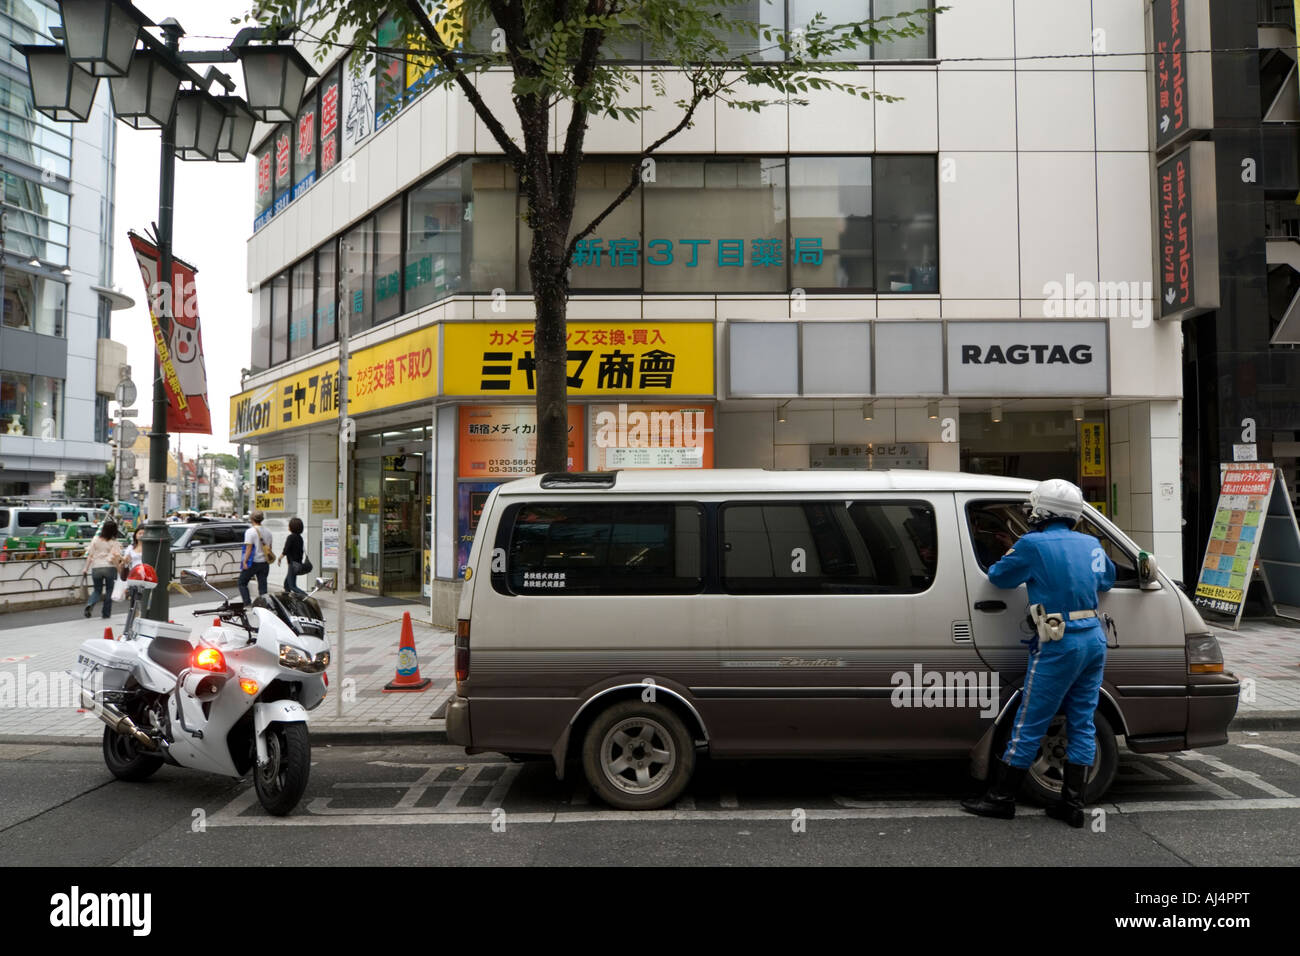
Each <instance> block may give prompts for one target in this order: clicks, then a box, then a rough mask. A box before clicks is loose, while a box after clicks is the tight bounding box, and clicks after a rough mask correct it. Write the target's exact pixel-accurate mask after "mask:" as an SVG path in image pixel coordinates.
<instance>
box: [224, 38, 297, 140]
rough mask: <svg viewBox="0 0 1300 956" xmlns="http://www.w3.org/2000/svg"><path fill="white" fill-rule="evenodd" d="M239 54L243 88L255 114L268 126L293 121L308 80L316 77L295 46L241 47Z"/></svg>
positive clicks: (250, 107) (237, 53) (237, 52)
mask: <svg viewBox="0 0 1300 956" xmlns="http://www.w3.org/2000/svg"><path fill="white" fill-rule="evenodd" d="M236 55H237V56H238V57H239V61H240V64H241V65H242V66H243V68H244V89H245V90H246V91H247V92H248V107H249V109H251V110H252V111H253V115H254V116H256V117H257V118H258V119H260V120H262V121H264V122H267V123H279V122H286V123H288V122H292V121H293V120H294V118H295V117H296V116H297V115H298V107H299V106H300V105H301V104H302V94H303V91H304V90H305V89H306V88H307V79H308V78H309V77H312V76H315V75H316V71H315V70H313V69H312V68H311V64H309V63H308V62H307V61H306V60H305V59H304V58H303V55H302V54H301V53H299V52H298V51H297V50H295V49H294V48H293V47H292V46H285V45H279V44H272V45H268V46H247V45H245V46H241V47H240V48H239V49H238V50H237V51H236Z"/></svg>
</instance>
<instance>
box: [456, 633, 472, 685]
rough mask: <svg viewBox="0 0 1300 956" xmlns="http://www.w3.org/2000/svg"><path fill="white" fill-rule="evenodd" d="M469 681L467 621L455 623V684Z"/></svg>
mask: <svg viewBox="0 0 1300 956" xmlns="http://www.w3.org/2000/svg"><path fill="white" fill-rule="evenodd" d="M467 680H469V621H467V620H465V619H464V618H462V619H460V620H458V621H457V622H456V683H458V684H459V683H461V682H462V681H467Z"/></svg>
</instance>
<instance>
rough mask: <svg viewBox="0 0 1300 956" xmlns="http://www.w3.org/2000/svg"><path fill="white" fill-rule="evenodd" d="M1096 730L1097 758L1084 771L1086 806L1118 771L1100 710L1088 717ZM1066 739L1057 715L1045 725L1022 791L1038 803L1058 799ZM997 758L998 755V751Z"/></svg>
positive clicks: (1112, 737)
mask: <svg viewBox="0 0 1300 956" xmlns="http://www.w3.org/2000/svg"><path fill="white" fill-rule="evenodd" d="M1092 719H1093V723H1094V724H1095V726H1096V729H1097V758H1096V759H1095V760H1094V761H1093V764H1092V767H1091V768H1090V769H1089V770H1088V783H1087V787H1086V788H1085V791H1084V793H1085V795H1086V797H1087V801H1088V803H1096V802H1097V801H1098V800H1100V799H1101V798H1102V797H1103V796H1104V795H1105V793H1106V791H1107V790H1109V789H1110V785H1111V784H1112V783H1114V782H1115V774H1116V772H1117V771H1118V769H1119V747H1118V745H1117V744H1116V743H1115V731H1114V730H1113V729H1112V728H1111V726H1110V721H1109V720H1107V719H1106V717H1105V715H1104V714H1102V713H1101V711H1097V712H1096V713H1094V714H1093V716H1092ZM1068 745H1069V739H1068V738H1067V736H1066V732H1065V715H1064V714H1057V715H1056V716H1055V717H1053V718H1052V722H1051V724H1050V725H1048V728H1047V734H1046V735H1045V736H1044V737H1043V743H1042V745H1041V746H1040V747H1039V749H1038V756H1036V757H1035V758H1034V762H1033V763H1032V764H1030V766H1029V773H1028V774H1027V775H1026V777H1025V789H1026V792H1027V793H1028V795H1029V796H1030V797H1032V798H1033V799H1034V800H1037V801H1038V802H1039V803H1043V804H1051V803H1055V802H1056V801H1057V800H1059V799H1060V798H1061V780H1062V778H1063V776H1064V773H1065V762H1066V761H1065V753H1066V748H1067V746H1068ZM999 756H1001V753H1000V752H999Z"/></svg>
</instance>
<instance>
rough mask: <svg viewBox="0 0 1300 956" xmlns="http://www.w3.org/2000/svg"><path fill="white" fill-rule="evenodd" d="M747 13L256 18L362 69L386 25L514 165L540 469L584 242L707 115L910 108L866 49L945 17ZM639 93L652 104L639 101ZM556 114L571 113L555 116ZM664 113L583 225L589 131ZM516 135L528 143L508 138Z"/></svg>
mask: <svg viewBox="0 0 1300 956" xmlns="http://www.w3.org/2000/svg"><path fill="white" fill-rule="evenodd" d="M745 2H747V0H316V2H312V0H306V2H304V0H254V5H253V9H252V10H251V11H250V13H249V15H248V17H246V19H252V20H254V21H256V22H258V23H260V24H263V25H281V24H286V23H296V24H297V25H298V27H299V29H300V30H301V32H302V35H304V36H306V37H309V38H311V39H314V40H316V41H318V42H319V43H320V46H319V48H318V55H319V56H320V57H321V58H322V59H324V58H325V57H327V56H328V55H329V54H330V51H331V50H335V49H337V47H338V46H339V45H345V46H347V47H349V48H350V49H351V50H352V56H351V60H350V63H351V67H352V69H357V68H359V66H360V64H361V63H362V62H363V60H364V58H365V54H366V52H367V51H368V50H374V49H375V39H374V38H375V37H376V35H377V34H376V30H377V27H378V26H379V23H380V21H381V20H384V19H385V18H387V17H392V18H393V20H394V21H395V22H396V25H397V28H398V35H399V36H402V37H405V41H404V43H403V45H402V46H401V47H400V48H393V47H386V48H385V49H383V50H381V51H378V52H379V53H380V54H381V55H384V56H402V55H406V56H409V57H411V58H414V60H415V62H417V63H419V64H421V65H424V64H428V65H431V66H435V67H436V71H435V75H433V76H432V78H431V79H430V80H429V85H430V86H431V87H449V88H454V89H456V90H458V91H459V92H460V93H461V94H462V95H463V96H464V98H465V100H466V102H468V103H469V104H470V106H471V107H472V108H473V109H474V111H475V113H476V114H477V115H478V118H479V119H480V120H481V121H482V122H483V125H484V126H485V127H487V130H488V132H489V133H490V134H491V136H492V137H493V139H494V140H495V141H496V143H497V145H498V146H499V147H500V148H501V150H502V152H503V153H504V154H505V158H506V160H507V161H508V162H509V163H510V164H511V166H512V167H513V169H514V172H515V174H516V176H517V178H518V182H519V188H520V191H521V192H522V194H523V199H524V212H523V219H524V221H525V223H526V225H527V227H528V229H529V231H530V232H531V234H532V247H531V250H530V251H529V254H528V276H529V279H530V281H531V288H532V295H533V302H534V307H535V316H536V318H535V326H534V336H533V349H534V358H535V362H536V368H535V381H536V404H537V436H538V440H537V471H538V473H544V472H550V471H563V470H564V469H565V467H566V463H567V459H568V385H567V378H568V374H569V372H568V355H567V351H568V350H567V347H566V316H567V307H568V300H569V289H570V278H571V277H570V263H571V262H572V261H573V254H574V250H575V249H576V248H577V244H578V243H579V242H581V241H582V240H583V239H584V238H585V237H587V236H589V235H591V234H592V232H593V231H594V230H595V229H596V228H597V227H599V226H600V224H601V223H602V222H603V221H604V220H605V219H606V218H607V217H608V216H609V215H610V214H611V213H612V212H613V211H614V210H615V209H616V208H617V207H618V206H619V205H620V204H622V203H623V202H625V201H626V200H627V199H628V198H629V197H631V196H632V195H633V194H634V193H635V192H636V190H637V189H638V188H639V187H640V186H641V185H642V184H643V183H645V182H647V181H651V180H652V179H653V177H654V160H655V157H656V155H657V154H658V152H659V151H660V150H661V149H662V147H663V146H664V145H665V144H666V143H668V142H670V141H671V140H672V139H673V138H674V137H676V136H677V135H678V134H680V133H681V132H682V131H683V130H686V129H689V128H690V127H691V126H692V125H693V124H694V122H695V120H696V118H697V116H698V115H699V111H700V108H701V107H702V106H704V105H705V104H708V103H711V102H717V103H721V104H725V105H726V106H727V107H729V108H732V109H739V110H746V111H749V112H754V113H758V112H760V111H761V110H762V109H763V108H764V107H768V106H774V105H777V104H797V105H806V103H807V99H806V96H807V94H808V93H809V92H812V91H818V90H839V91H842V92H844V93H846V94H849V95H854V96H860V97H863V98H866V99H877V100H883V101H892V100H895V99H897V97H893V96H888V95H884V94H881V93H878V92H876V91H875V90H874V89H871V88H869V87H867V86H864V85H863V84H861V83H860V82H856V80H857V79H858V77H860V76H861V74H859V73H856V72H855V67H854V64H853V63H852V62H851V61H852V60H864V59H867V58H868V54H867V53H865V52H863V53H862V54H860V55H854V51H858V50H863V51H865V49H866V48H867V47H869V46H871V45H879V44H882V43H888V42H890V41H891V40H896V39H900V38H904V37H915V36H920V35H923V33H924V31H925V30H926V28H927V21H928V19H929V18H930V17H931V16H932V15H933V13H936V12H941V11H942V10H943V9H944V8H942V7H939V8H936V9H935V10H934V11H931V10H930V9H917V10H910V11H904V12H901V13H896V14H893V15H891V16H885V17H877V18H875V19H861V20H855V21H852V22H845V23H838V22H831V21H830V20H829V18H828V17H826V16H825V15H823V14H820V13H818V14H816V15H814V16H813V17H811V18H810V19H809V21H808V22H807V23H804V24H800V25H798V26H797V27H795V28H792V29H789V30H782V29H778V28H775V27H770V26H765V25H763V24H760V23H757V22H755V21H754V20H750V19H746V18H745V17H744V16H742V15H740V13H741V11H740V10H738V9H737V8H738V7H739V6H740V4H742V3H745ZM916 5H917V6H918V7H921V6H923V5H924V0H916ZM861 6H862V9H863V11H864V12H866V11H868V10H870V6H869V5H868V4H867V3H866V2H863V3H862V4H861ZM627 51H636V52H635V53H632V54H629V53H628V52H627ZM642 64H644V67H643V65H642ZM490 70H496V71H508V72H509V74H510V75H511V93H512V96H511V100H510V102H511V105H512V107H513V109H514V112H515V114H516V116H515V117H514V120H515V122H511V117H509V116H507V115H502V112H503V111H494V110H493V109H492V107H490V106H489V104H488V103H487V102H486V101H485V99H484V97H483V96H482V95H481V93H480V90H479V87H478V85H477V84H476V82H475V80H476V78H477V77H478V76H479V75H481V74H483V73H485V72H487V71H490ZM670 76H675V77H678V78H680V79H679V80H678V84H680V83H681V82H682V81H683V80H684V82H685V86H684V87H682V86H680V85H679V86H678V88H679V89H682V88H684V89H685V92H684V94H683V95H682V96H680V97H678V98H676V99H674V98H673V97H672V96H670V95H669V93H668V88H669V78H670ZM641 82H645V83H646V84H647V85H648V86H649V88H650V90H651V92H652V93H653V96H651V97H644V98H643V97H641V96H639V95H634V91H635V88H636V86H637V84H638V83H641ZM643 99H644V100H645V102H644V104H643V103H642V100H643ZM630 104H635V105H630ZM557 106H560V107H562V109H559V110H555V112H554V113H553V112H552V111H553V108H555V107H557ZM652 110H654V111H661V112H663V113H666V114H668V115H669V121H668V123H667V129H666V131H665V132H664V133H663V134H662V135H660V136H658V137H657V138H656V139H654V140H652V141H650V142H648V143H646V144H645V145H644V148H642V149H641V151H640V152H638V153H625V154H622V157H621V158H622V159H623V160H624V161H625V162H626V163H627V167H628V172H627V182H626V185H625V186H624V187H623V189H622V190H621V191H620V192H619V193H618V194H617V195H616V196H615V197H614V198H613V199H612V200H611V201H610V202H609V204H608V205H607V206H605V208H604V209H602V210H600V211H599V212H598V213H597V214H596V215H595V216H593V217H592V218H591V219H590V220H588V221H586V222H576V223H575V222H574V208H575V201H576V200H577V198H578V189H579V186H578V184H579V182H580V180H581V172H582V167H583V162H584V152H583V146H584V141H585V137H586V133H587V129H588V127H589V124H590V123H591V121H592V120H593V119H597V118H601V117H607V118H610V119H613V120H618V121H626V122H639V121H641V120H642V118H643V116H644V115H645V114H646V113H648V112H650V111H652ZM553 116H554V117H564V120H563V130H562V131H561V130H558V129H557V130H556V131H555V132H556V134H557V137H556V138H555V142H556V143H557V144H558V149H555V148H553V147H552V140H553V136H552V118H553ZM508 126H512V127H517V128H518V130H519V132H520V135H519V136H513V135H511V134H510V132H508V131H507V127H508Z"/></svg>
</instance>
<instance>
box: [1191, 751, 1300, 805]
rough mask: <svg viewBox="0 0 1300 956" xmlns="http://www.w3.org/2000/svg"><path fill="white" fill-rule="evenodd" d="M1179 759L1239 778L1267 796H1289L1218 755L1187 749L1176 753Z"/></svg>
mask: <svg viewBox="0 0 1300 956" xmlns="http://www.w3.org/2000/svg"><path fill="white" fill-rule="evenodd" d="M1178 759H1180V760H1190V761H1192V762H1194V763H1203V764H1205V765H1206V766H1207V767H1210V768H1212V769H1213V770H1214V771H1215V773H1216V774H1217V775H1218V776H1221V777H1231V778H1233V779H1234V780H1240V781H1241V782H1242V783H1244V784H1246V785H1248V786H1251V787H1254V788H1255V789H1257V790H1263V791H1264V792H1265V793H1267V794H1268V795H1269V796H1273V797H1284V798H1285V797H1289V796H1291V794H1289V793H1287V792H1286V791H1285V790H1283V789H1282V788H1281V787H1275V786H1273V785H1272V784H1271V783H1269V782H1268V781H1266V780H1261V779H1260V778H1259V774H1257V773H1255V772H1254V771H1251V770H1238V769H1237V768H1236V767H1229V766H1228V765H1227V764H1226V763H1224V762H1223V761H1222V760H1220V759H1219V758H1218V757H1211V756H1210V755H1209V754H1203V753H1200V752H1198V751H1195V750H1188V751H1187V752H1185V753H1181V754H1178Z"/></svg>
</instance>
